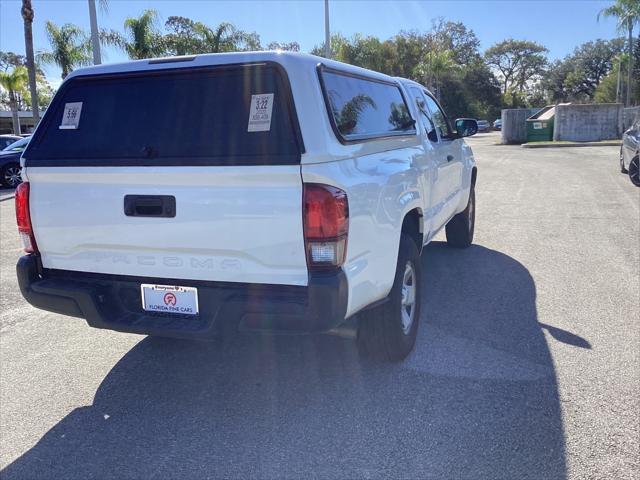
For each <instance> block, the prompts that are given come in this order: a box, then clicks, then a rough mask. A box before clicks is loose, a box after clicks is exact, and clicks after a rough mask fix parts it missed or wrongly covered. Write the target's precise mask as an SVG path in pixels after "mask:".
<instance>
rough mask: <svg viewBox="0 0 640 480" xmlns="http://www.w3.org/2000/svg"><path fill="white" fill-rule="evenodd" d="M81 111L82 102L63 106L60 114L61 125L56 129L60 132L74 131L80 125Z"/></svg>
mask: <svg viewBox="0 0 640 480" xmlns="http://www.w3.org/2000/svg"><path fill="white" fill-rule="evenodd" d="M81 111H82V102H71V103H65V104H64V112H63V113H62V123H60V126H59V127H58V128H59V129H60V130H76V129H77V128H78V124H79V123H80V112H81Z"/></svg>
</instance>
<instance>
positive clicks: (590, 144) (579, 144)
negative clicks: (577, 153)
mask: <svg viewBox="0 0 640 480" xmlns="http://www.w3.org/2000/svg"><path fill="white" fill-rule="evenodd" d="M621 144H622V142H620V141H617V140H616V141H611V142H576V143H540V144H537V145H536V144H535V143H523V144H522V145H520V146H521V147H522V148H566V147H619V146H620V145H621Z"/></svg>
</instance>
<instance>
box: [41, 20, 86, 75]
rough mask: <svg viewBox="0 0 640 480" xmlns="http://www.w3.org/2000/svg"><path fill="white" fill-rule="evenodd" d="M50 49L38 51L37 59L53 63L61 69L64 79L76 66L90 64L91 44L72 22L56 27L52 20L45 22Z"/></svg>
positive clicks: (45, 62)
mask: <svg viewBox="0 0 640 480" xmlns="http://www.w3.org/2000/svg"><path fill="white" fill-rule="evenodd" d="M45 29H46V31H47V37H48V39H49V44H50V45H51V51H43V52H40V53H38V60H39V61H40V62H42V63H44V64H49V65H51V64H55V65H58V66H59V67H60V68H61V69H62V79H63V80H64V79H65V78H66V77H67V75H69V73H71V71H73V69H74V68H76V67H82V66H85V65H90V64H91V44H90V43H89V38H88V37H87V36H86V35H85V33H84V31H83V30H82V29H81V28H80V27H78V26H76V25H73V24H70V23H66V24H64V25H62V26H61V27H58V26H57V25H56V24H54V23H53V22H47V23H46V24H45Z"/></svg>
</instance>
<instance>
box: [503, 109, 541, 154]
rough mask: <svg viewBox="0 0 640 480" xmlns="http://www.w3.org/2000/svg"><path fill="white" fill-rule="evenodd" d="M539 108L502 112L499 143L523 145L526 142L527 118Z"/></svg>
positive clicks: (505, 110)
mask: <svg viewBox="0 0 640 480" xmlns="http://www.w3.org/2000/svg"><path fill="white" fill-rule="evenodd" d="M539 110H540V109H539V108H506V109H504V110H502V139H501V143H503V144H504V145H508V144H511V143H524V142H526V141H527V118H529V117H530V116H531V115H533V114H534V113H536V112H537V111H539Z"/></svg>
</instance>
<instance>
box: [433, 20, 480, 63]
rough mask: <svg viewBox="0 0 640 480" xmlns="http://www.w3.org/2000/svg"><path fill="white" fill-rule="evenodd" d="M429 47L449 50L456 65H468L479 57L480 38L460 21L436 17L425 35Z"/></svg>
mask: <svg viewBox="0 0 640 480" xmlns="http://www.w3.org/2000/svg"><path fill="white" fill-rule="evenodd" d="M426 39H427V43H428V47H429V49H432V50H439V51H443V50H444V51H450V52H451V57H452V59H453V60H454V61H455V62H456V63H457V64H458V65H469V64H470V63H473V62H474V61H476V60H477V59H478V57H480V52H479V48H480V40H479V39H478V37H477V36H476V34H475V32H474V31H473V30H471V29H469V28H467V27H466V25H465V24H464V23H462V22H451V21H445V20H444V19H443V18H438V19H436V20H435V21H434V22H433V23H432V27H431V30H430V31H429V32H428V33H427V35H426Z"/></svg>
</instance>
